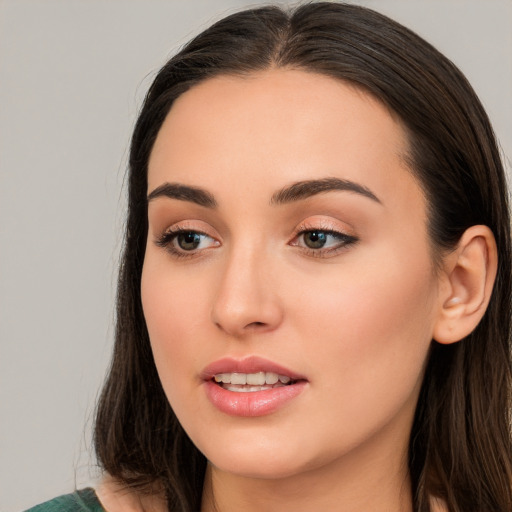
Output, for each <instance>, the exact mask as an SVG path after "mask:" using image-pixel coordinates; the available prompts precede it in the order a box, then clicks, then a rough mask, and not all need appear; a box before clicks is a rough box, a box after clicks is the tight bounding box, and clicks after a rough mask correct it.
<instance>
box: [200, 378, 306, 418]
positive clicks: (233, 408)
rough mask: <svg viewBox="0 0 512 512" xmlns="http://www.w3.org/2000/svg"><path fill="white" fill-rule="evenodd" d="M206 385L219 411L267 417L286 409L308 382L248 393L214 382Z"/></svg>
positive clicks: (236, 414)
mask: <svg viewBox="0 0 512 512" xmlns="http://www.w3.org/2000/svg"><path fill="white" fill-rule="evenodd" d="M204 385H205V390H206V396H207V397H208V399H209V400H210V402H211V403H212V404H213V405H214V406H215V407H217V409H219V411H221V412H223V413H225V414H229V415H230V416H245V417H254V416H265V415H266V414H271V413H273V412H275V411H277V410H278V409H280V408H281V407H284V406H285V405H286V404H287V403H289V402H290V401H291V400H293V399H294V398H295V397H296V396H298V395H299V394H300V393H301V392H302V391H303V389H304V387H305V386H306V381H298V382H296V383H295V384H290V385H288V386H280V387H277V388H272V389H266V390H263V391H250V392H247V393H243V392H242V393H240V392H236V391H228V390H227V389H224V388H223V387H221V386H219V385H218V384H216V383H215V382H213V381H212V380H208V381H206V382H205V384H204Z"/></svg>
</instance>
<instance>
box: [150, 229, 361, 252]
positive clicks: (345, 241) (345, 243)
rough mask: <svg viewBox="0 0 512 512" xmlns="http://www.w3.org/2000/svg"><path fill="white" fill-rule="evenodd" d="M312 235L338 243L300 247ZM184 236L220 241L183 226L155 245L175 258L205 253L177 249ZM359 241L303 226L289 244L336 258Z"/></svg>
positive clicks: (169, 231)
mask: <svg viewBox="0 0 512 512" xmlns="http://www.w3.org/2000/svg"><path fill="white" fill-rule="evenodd" d="M311 233H319V234H320V233H321V234H323V235H327V236H332V237H333V238H335V239H337V240H338V243H337V244H336V246H335V247H329V248H322V247H320V248H315V249H313V248H311V247H306V246H305V245H299V242H298V240H299V239H300V238H301V237H304V236H305V235H307V234H311ZM183 234H194V235H201V236H205V237H207V238H210V239H212V240H214V241H215V243H216V244H217V246H218V244H219V242H218V241H216V240H215V239H214V238H213V237H211V236H210V235H208V234H207V233H204V232H203V231H199V230H197V229H190V228H185V227H181V226H173V227H171V228H169V229H167V230H166V231H165V232H164V233H163V234H162V235H161V236H159V237H158V238H157V240H156V241H155V244H156V245H157V246H158V247H162V248H164V249H165V250H167V251H168V252H169V253H170V254H171V255H172V256H173V257H175V258H193V257H196V256H199V254H200V252H201V251H204V250H205V249H193V250H190V251H187V250H185V249H178V248H176V247H175V246H174V245H173V243H174V241H175V240H176V238H177V237H178V236H180V235H183ZM358 241H359V239H358V238H357V237H355V236H352V235H347V234H346V233H343V232H341V231H336V230H333V229H332V228H325V227H322V226H317V227H313V226H307V227H306V226H301V227H299V228H298V229H297V232H296V233H295V235H294V237H293V239H292V242H289V245H291V246H293V247H300V249H301V250H302V251H303V252H304V253H305V254H307V255H308V256H312V257H315V258H325V257H330V256H335V255H336V254H338V253H339V252H341V251H343V250H344V249H346V248H347V247H349V246H350V245H354V244H355V243H357V242H358Z"/></svg>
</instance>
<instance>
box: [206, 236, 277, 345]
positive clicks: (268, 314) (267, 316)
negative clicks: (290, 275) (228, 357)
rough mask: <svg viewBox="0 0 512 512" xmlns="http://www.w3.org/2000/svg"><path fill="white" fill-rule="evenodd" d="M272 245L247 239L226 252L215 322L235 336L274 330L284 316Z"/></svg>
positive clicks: (213, 310)
mask: <svg viewBox="0 0 512 512" xmlns="http://www.w3.org/2000/svg"><path fill="white" fill-rule="evenodd" d="M270 256H271V255H270V253H269V250H268V248H265V247H262V244H261V243H258V242H257V241H256V240H254V239H251V240H248V239H247V238H244V239H243V240H240V241H239V243H233V244H232V245H231V247H230V248H229V249H228V251H226V259H225V262H224V267H223V269H222V272H221V274H220V275H219V280H218V288H217V293H216V296H215V298H214V303H213V308H212V319H213V322H214V323H215V324H216V325H217V326H218V327H219V328H220V329H222V330H223V331H225V332H227V333H228V334H230V335H233V336H242V335H244V334H245V333H247V332H249V331H251V332H252V331H254V330H255V329H257V330H272V329H274V328H275V327H276V326H277V325H278V324H279V323H280V321H281V319H282V310H281V307H280V303H279V297H278V293H277V289H276V288H275V283H273V280H272V277H271V276H272V274H273V267H274V265H273V262H272V258H271V257H270Z"/></svg>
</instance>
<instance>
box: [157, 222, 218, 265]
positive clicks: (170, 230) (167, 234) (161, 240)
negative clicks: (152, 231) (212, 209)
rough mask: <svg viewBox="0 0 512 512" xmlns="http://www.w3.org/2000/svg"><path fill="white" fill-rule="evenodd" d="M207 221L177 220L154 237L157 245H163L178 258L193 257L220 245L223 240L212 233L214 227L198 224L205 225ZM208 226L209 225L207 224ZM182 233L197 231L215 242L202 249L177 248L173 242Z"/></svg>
mask: <svg viewBox="0 0 512 512" xmlns="http://www.w3.org/2000/svg"><path fill="white" fill-rule="evenodd" d="M204 224H205V223H204V222H202V221H191V220H186V221H183V222H177V223H175V224H172V225H171V226H168V227H166V228H165V229H164V230H162V231H161V232H160V233H159V234H158V235H156V237H155V239H154V243H155V245H157V246H158V247H162V248H163V249H165V250H166V251H167V252H169V253H170V254H171V255H172V256H174V257H177V258H193V257H195V256H199V255H200V254H201V253H202V252H204V251H206V250H208V249H211V248H213V247H219V246H220V245H221V242H220V240H219V237H218V236H217V235H216V234H215V235H214V234H212V233H211V232H210V231H214V230H213V229H203V228H201V227H198V225H204ZM206 226H208V225H206ZM181 233H197V234H199V235H204V236H206V237H208V238H210V239H211V240H213V241H214V244H213V245H212V246H210V247H206V248H202V249H193V250H190V251H187V250H184V249H179V248H176V247H175V246H174V245H173V243H174V241H175V239H176V238H177V236H179V235H180V234H181Z"/></svg>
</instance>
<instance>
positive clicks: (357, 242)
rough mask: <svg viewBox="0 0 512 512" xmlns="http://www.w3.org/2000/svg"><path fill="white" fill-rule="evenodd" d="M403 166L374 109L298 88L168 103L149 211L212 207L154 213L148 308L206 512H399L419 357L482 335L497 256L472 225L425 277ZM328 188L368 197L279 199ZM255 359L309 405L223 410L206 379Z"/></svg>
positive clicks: (224, 85)
mask: <svg viewBox="0 0 512 512" xmlns="http://www.w3.org/2000/svg"><path fill="white" fill-rule="evenodd" d="M407 151H408V145H407V139H406V136H405V133H404V130H403V129H402V127H401V125H400V123H399V122H398V121H397V120H396V117H395V116H392V115H391V114H390V112H389V111H388V110H387V109H386V108H385V107H384V106H383V105H382V104H381V103H380V102H378V101H376V100H375V99H373V98H372V97H371V96H369V95H368V94H366V93H365V92H361V91H360V90H358V89H356V88H354V87H352V86H350V85H347V84H346V83H344V82H341V81H338V80H335V79H332V78H328V77H325V76H321V75H318V74H315V73H310V72H306V71H301V70H293V69H271V70H267V71H265V72H260V73H254V74H251V75H248V76H245V77H239V76H238V77H233V76H220V77H216V78H213V79H210V80H207V81H205V82H203V83H201V84H199V85H197V86H195V87H193V88H192V89H190V90H189V91H188V92H186V93H185V94H183V95H182V96H180V97H179V98H178V99H177V100H176V102H175V103H174V105H173V107H172V109H171V111H170V113H169V115H168V117H167V118H166V120H165V122H164V124H163V126H162V128H161V130H160V132H159V134H158V137H157V140H156V142H155V145H154V148H153V151H152V154H151V158H150V162H149V173H148V194H151V192H153V191H154V190H156V189H157V188H158V187H161V186H162V185H165V184H167V183H171V184H181V185H185V186H187V187H194V188H200V189H201V190H204V191H206V192H207V193H208V194H209V197H212V198H213V199H214V200H215V203H216V206H215V207H212V205H211V204H210V205H199V204H196V203H195V202H193V201H191V200H188V199H186V198H180V199H176V198H170V197H165V196H162V195H160V196H158V197H153V198H152V199H151V200H150V201H149V213H148V216H149V234H148V241H147V247H146V255H145V261H144V268H143V275H142V301H143V307H144V314H145V317H146V322H147V326H148V331H149V336H150V339H151V344H152V349H153V353H154V357H155V362H156V365H157V369H158V372H159V376H160V379H161V381H162V384H163V388H164V390H165V393H166V395H167V397H168V399H169V402H170V404H171V405H172V407H173V409H174V411H175V412H176V415H177V417H178V419H179V421H180V422H181V423H182V425H183V427H184V428H185V430H186V431H187V433H188V435H189V436H190V438H191V439H192V441H193V442H194V443H195V444H196V446H197V447H198V448H199V449H200V450H201V451H202V452H203V453H204V454H205V456H206V457H207V459H208V461H209V463H208V469H207V475H206V480H205V489H204V497H203V507H202V512H213V511H214V510H215V511H217V512H231V511H240V510H244V511H246V512H250V511H253V510H254V511H258V512H260V511H261V510H265V511H270V512H272V511H282V510H294V511H296V512H302V511H312V510H340V511H344V512H363V511H364V512H367V511H368V510H372V511H374V512H384V511H386V512H397V511H403V512H409V511H411V510H412V498H411V489H410V481H409V475H408V471H407V449H408V441H409V434H410V429H411V425H412V420H413V415H414V410H415V407H416V403H417V399H418V393H419V390H420V386H421V382H422V378H423V373H424V367H425V363H426V358H427V353H428V350H429V347H430V344H431V342H432V339H433V338H434V339H437V340H438V341H440V342H442V343H453V342H456V341H458V340H460V339H461V338H463V337H464V336H465V335H467V334H468V333H469V332H471V330H473V329H474V327H475V326H476V325H477V324H478V322H479V320H480V319H481V317H482V315H483V313H484V312H485V309H486V307H487V303H488V301H489V297H490V293H491V291H492V285H493V281H494V277H495V273H496V247H495V243H494V239H493V237H492V234H491V232H490V230H489V229H488V228H486V227H485V226H473V227H472V228H470V229H469V230H468V231H467V232H466V233H465V235H464V237H463V238H462V240H461V243H460V244H459V246H458V247H457V248H456V250H455V251H453V252H451V253H450V254H448V255H445V256H444V259H443V264H442V266H441V269H434V264H433V260H432V254H433V252H432V251H433V249H432V244H431V242H430V240H429V238H428V235H427V215H426V211H427V209H426V202H425V198H424V196H423V193H422V190H421V187H420V186H419V184H418V183H417V181H416V179H415V178H414V175H413V173H412V172H411V171H410V169H408V168H407V166H406V163H405V159H404V155H406V154H407ZM326 178H338V179H339V180H344V182H347V181H350V182H351V183H355V184H357V185H358V186H359V187H361V188H360V190H365V191H369V192H370V195H373V196H374V197H369V195H368V194H363V193H361V192H360V190H359V191H354V190H329V191H323V192H321V193H315V194H311V195H309V196H308V197H301V198H295V199H294V200H293V201H285V202H278V201H275V198H276V193H277V192H278V191H280V190H282V189H284V188H286V187H289V186H290V185H293V184H294V183H297V182H301V181H309V180H325V179H326ZM272 198H274V200H273V199H272ZM180 231H181V232H182V231H185V232H187V233H188V235H183V234H181V235H180V234H179V232H180ZM313 231H315V232H316V234H315V235H312V232H313ZM333 232H334V233H340V234H334V235H333ZM191 233H193V234H195V235H194V236H195V238H194V236H193V237H192V238H191V236H192V235H191ZM318 236H320V237H321V239H322V240H323V241H324V242H325V244H324V246H323V247H319V245H318ZM192 239H194V240H195V242H196V246H195V247H194V245H193V244H191V243H190V241H191V240H192ZM320 245H321V244H320ZM253 355H256V356H260V357H263V358H265V359H270V360H271V361H274V362H276V363H278V364H280V365H283V366H285V367H287V368H290V369H292V370H293V371H295V372H298V373H300V374H302V375H304V376H305V377H306V379H307V384H306V386H305V388H304V390H303V392H302V393H300V394H299V396H297V397H296V398H294V399H293V400H292V401H290V402H289V403H287V404H286V405H285V406H284V407H281V408H280V409H278V410H277V411H275V412H273V413H271V414H267V415H264V416H260V417H252V418H251V417H249V418H244V417H238V416H231V415H228V414H225V413H223V412H220V411H219V410H218V409H217V408H215V407H214V406H213V405H212V403H211V402H210V401H209V400H208V398H207V396H206V394H205V390H204V381H203V380H202V379H201V376H200V374H201V371H202V370H203V369H204V367H206V366H207V365H208V364H211V363H212V362H214V361H216V360H218V359H221V358H224V357H232V358H235V359H243V358H245V357H247V356H253ZM100 498H101V496H100ZM214 504H215V507H216V508H214ZM437 507H439V508H437V510H442V504H437Z"/></svg>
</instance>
